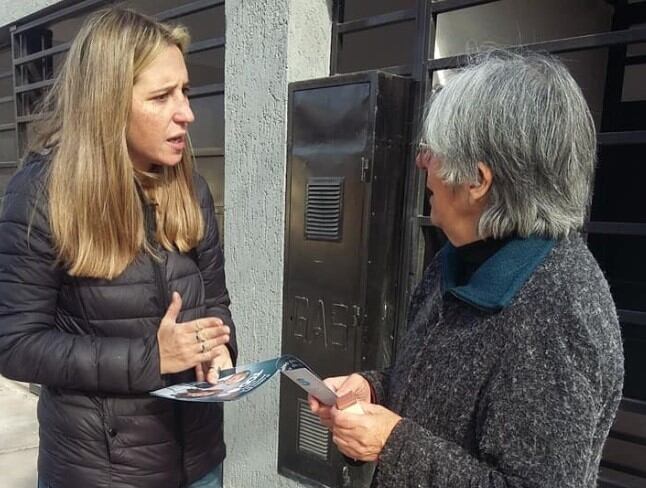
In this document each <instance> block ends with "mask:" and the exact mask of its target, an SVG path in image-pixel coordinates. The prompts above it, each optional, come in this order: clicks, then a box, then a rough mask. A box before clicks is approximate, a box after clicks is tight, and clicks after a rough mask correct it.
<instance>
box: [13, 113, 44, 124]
mask: <svg viewBox="0 0 646 488" xmlns="http://www.w3.org/2000/svg"><path fill="white" fill-rule="evenodd" d="M45 115H46V114H44V113H42V112H40V113H37V114H29V115H19V116H18V117H17V118H16V122H18V123H19V124H24V123H26V122H33V121H34V120H41V119H44V118H45Z"/></svg>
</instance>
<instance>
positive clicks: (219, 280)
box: [196, 175, 238, 365]
mask: <svg viewBox="0 0 646 488" xmlns="http://www.w3.org/2000/svg"><path fill="white" fill-rule="evenodd" d="M196 190H197V194H198V195H199V199H200V207H201V208H202V215H203V216H204V238H203V239H202V242H201V243H200V244H199V245H198V246H197V262H198V266H199V268H200V273H201V274H202V279H203V280H204V290H205V293H206V306H207V314H208V315H209V316H212V317H218V318H220V319H222V321H223V322H224V323H225V324H226V325H228V326H229V328H230V329H231V338H230V340H229V344H228V347H229V351H230V352H231V360H232V361H233V364H234V365H235V364H236V361H237V358H238V346H237V342H236V329H235V325H234V323H233V319H232V318H231V311H230V310H229V305H230V304H231V300H230V299H229V292H228V290H227V285H226V279H225V275H224V254H223V253H222V244H221V242H220V235H219V232H218V224H217V220H216V217H215V207H214V203H213V196H212V195H211V191H210V190H209V187H208V185H207V183H206V181H205V180H204V178H202V177H201V176H199V175H196Z"/></svg>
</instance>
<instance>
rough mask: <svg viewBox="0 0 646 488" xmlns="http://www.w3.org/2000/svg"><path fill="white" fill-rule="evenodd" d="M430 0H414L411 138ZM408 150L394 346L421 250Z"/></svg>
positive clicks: (429, 30)
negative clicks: (414, 32)
mask: <svg viewBox="0 0 646 488" xmlns="http://www.w3.org/2000/svg"><path fill="white" fill-rule="evenodd" d="M430 7H431V6H430V2H429V1H428V0H417V14H416V16H415V17H416V20H415V29H416V43H415V57H414V60H413V63H414V64H413V79H414V80H415V82H416V86H415V92H414V96H413V100H411V103H412V107H411V114H412V124H411V133H410V138H411V139H414V138H415V135H416V134H417V132H418V131H419V126H420V123H421V119H422V113H423V106H424V100H425V98H426V86H427V83H428V70H427V69H426V65H425V61H426V59H427V58H428V57H429V55H430V54H429V53H432V52H433V51H434V49H435V26H434V22H435V16H433V15H431V10H430ZM412 146H413V145H412V144H411V148H410V149H409V151H408V159H409V161H408V165H407V166H408V167H407V169H406V172H405V181H404V205H403V212H402V222H403V224H402V233H403V236H402V247H401V252H400V255H399V276H398V280H399V289H400V291H399V294H398V297H397V320H396V322H397V323H396V327H395V330H394V336H395V337H394V340H393V345H394V350H396V349H397V345H398V343H399V341H400V339H401V337H403V336H404V334H405V331H406V324H407V319H408V317H407V314H408V302H409V300H410V296H411V293H412V291H413V289H414V287H415V284H416V283H417V281H418V280H419V277H420V275H421V270H422V267H423V260H424V251H423V242H422V239H421V232H420V227H419V225H418V223H417V222H416V221H415V218H414V216H415V215H417V214H418V213H419V212H420V207H421V206H423V191H421V190H420V188H421V185H422V183H421V175H420V173H419V171H418V170H417V168H416V167H415V165H414V164H412V160H413V159H414V158H415V154H414V149H413V148H412Z"/></svg>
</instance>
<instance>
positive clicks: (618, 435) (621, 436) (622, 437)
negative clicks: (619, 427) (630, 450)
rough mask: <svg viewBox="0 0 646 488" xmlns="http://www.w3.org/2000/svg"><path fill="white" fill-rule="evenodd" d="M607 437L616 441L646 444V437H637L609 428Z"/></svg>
mask: <svg viewBox="0 0 646 488" xmlns="http://www.w3.org/2000/svg"><path fill="white" fill-rule="evenodd" d="M608 437H611V438H612V439H616V440H618V441H623V442H629V443H631V444H639V445H640V446H646V438H644V437H639V436H636V435H633V434H626V433H624V432H617V431H615V430H611V431H610V433H609V434H608Z"/></svg>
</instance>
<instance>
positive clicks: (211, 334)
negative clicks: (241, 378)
mask: <svg viewBox="0 0 646 488" xmlns="http://www.w3.org/2000/svg"><path fill="white" fill-rule="evenodd" d="M181 309H182V298H181V297H180V296H179V293H177V292H173V297H172V300H171V303H170V305H169V306H168V310H167V311H166V315H164V318H162V321H161V323H160V324H159V330H158V331H157V342H158V343H159V363H160V371H161V374H168V373H179V372H180V371H184V370H186V369H189V368H194V367H195V366H197V365H199V364H201V363H210V362H211V361H212V360H213V359H214V358H216V357H217V356H219V355H222V351H221V349H220V347H219V346H222V345H223V344H226V343H227V342H229V328H228V327H227V326H226V325H224V323H223V322H222V320H220V319H218V318H215V317H206V318H201V319H197V320H192V321H190V322H181V323H178V322H177V316H178V315H179V312H180V310H181ZM225 349H226V346H225ZM230 360H231V358H230V357H229V361H230Z"/></svg>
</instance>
